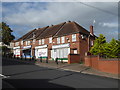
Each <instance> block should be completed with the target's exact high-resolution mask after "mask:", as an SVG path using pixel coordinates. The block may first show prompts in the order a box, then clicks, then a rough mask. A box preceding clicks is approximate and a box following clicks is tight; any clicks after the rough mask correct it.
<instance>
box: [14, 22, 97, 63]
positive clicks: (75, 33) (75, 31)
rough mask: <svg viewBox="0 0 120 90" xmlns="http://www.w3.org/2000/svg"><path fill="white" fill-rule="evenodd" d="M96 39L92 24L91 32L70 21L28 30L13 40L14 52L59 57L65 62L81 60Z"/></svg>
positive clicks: (28, 55) (51, 57)
mask: <svg viewBox="0 0 120 90" xmlns="http://www.w3.org/2000/svg"><path fill="white" fill-rule="evenodd" d="M94 39H95V35H94V34H93V26H92V25H91V26H90V32H89V31H87V30H86V29H84V28H83V27H81V26H80V25H79V24H77V23H76V22H71V21H69V22H64V23H61V24H57V25H52V26H49V27H43V28H38V29H34V30H32V31H30V32H28V33H27V34H25V35H23V36H22V37H21V38H19V39H18V40H16V41H15V42H13V43H14V47H13V52H14V55H15V56H16V57H23V58H31V57H35V58H36V59H39V58H43V59H44V58H45V59H46V58H47V59H48V60H55V59H56V58H58V60H63V61H64V62H70V61H71V60H73V59H74V61H72V62H79V61H81V60H83V59H84V56H85V52H88V51H89V49H90V47H91V46H92V45H93V41H94ZM73 57H74V58H73ZM72 58H73V59H72Z"/></svg>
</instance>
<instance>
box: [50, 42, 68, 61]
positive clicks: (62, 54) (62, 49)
mask: <svg viewBox="0 0 120 90" xmlns="http://www.w3.org/2000/svg"><path fill="white" fill-rule="evenodd" d="M69 53H70V47H69V44H61V45H53V46H52V50H51V58H52V59H54V60H55V58H58V60H63V61H64V62H68V54H69Z"/></svg>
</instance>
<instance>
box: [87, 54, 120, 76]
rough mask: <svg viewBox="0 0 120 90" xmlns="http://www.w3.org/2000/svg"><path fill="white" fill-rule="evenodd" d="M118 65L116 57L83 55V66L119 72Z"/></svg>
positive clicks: (119, 62)
mask: <svg viewBox="0 0 120 90" xmlns="http://www.w3.org/2000/svg"><path fill="white" fill-rule="evenodd" d="M119 65H120V61H119V60H118V59H104V58H99V57H98V56H95V57H91V56H87V57H85V66H90V67H92V68H94V69H97V70H100V71H102V72H107V73H113V74H120V70H119V69H118V66H119Z"/></svg>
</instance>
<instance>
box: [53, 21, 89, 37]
mask: <svg viewBox="0 0 120 90" xmlns="http://www.w3.org/2000/svg"><path fill="white" fill-rule="evenodd" d="M73 33H82V34H86V35H89V32H88V31H87V30H86V29H84V28H83V27H81V26H80V25H78V24H77V23H76V22H71V21H69V22H67V23H66V24H65V25H64V26H63V27H62V28H61V30H60V31H59V32H58V33H57V34H56V35H55V36H54V37H59V36H64V35H68V34H73Z"/></svg>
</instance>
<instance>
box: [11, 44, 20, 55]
mask: <svg viewBox="0 0 120 90" xmlns="http://www.w3.org/2000/svg"><path fill="white" fill-rule="evenodd" d="M13 53H14V55H15V56H16V57H20V46H18V47H14V48H13Z"/></svg>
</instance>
